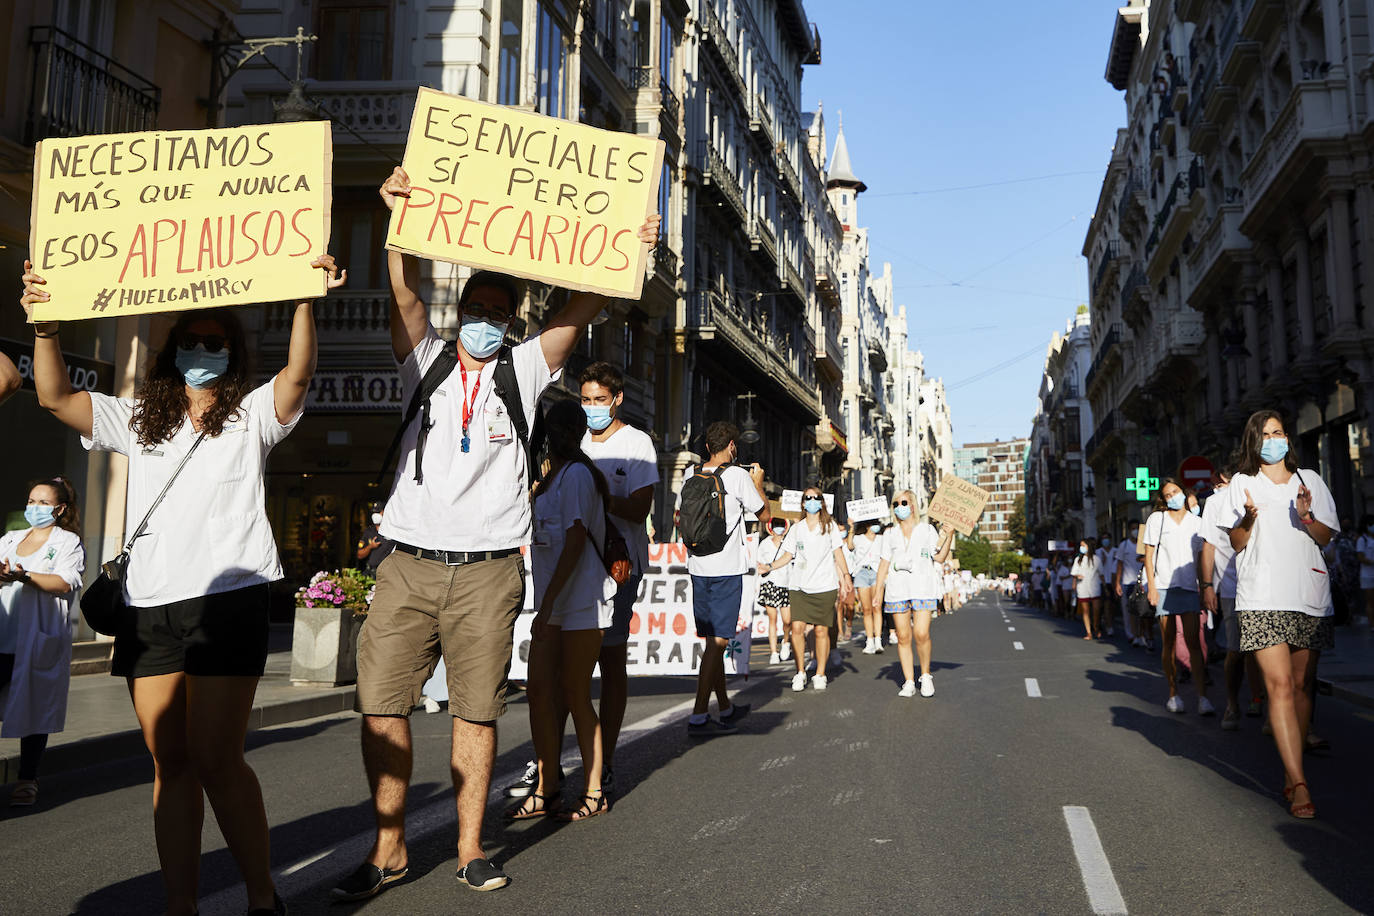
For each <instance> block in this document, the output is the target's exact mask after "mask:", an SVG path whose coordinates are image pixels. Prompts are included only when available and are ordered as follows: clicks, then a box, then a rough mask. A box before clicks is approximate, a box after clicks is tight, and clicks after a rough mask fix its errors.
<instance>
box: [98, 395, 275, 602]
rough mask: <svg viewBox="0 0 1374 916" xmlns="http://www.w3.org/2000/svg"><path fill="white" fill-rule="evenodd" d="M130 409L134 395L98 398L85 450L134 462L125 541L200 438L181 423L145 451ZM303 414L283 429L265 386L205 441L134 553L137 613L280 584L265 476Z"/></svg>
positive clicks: (131, 596)
mask: <svg viewBox="0 0 1374 916" xmlns="http://www.w3.org/2000/svg"><path fill="white" fill-rule="evenodd" d="M133 411H134V400H133V398H112V397H110V396H109V395H104V394H97V393H95V392H92V393H91V438H89V439H87V438H85V437H84V436H83V437H82V439H81V444H82V445H83V446H85V447H86V448H88V449H92V450H95V451H104V452H118V453H119V454H121V455H126V456H127V457H128V459H129V489H128V497H127V499H126V500H125V504H124V531H125V534H126V536H129V535H132V534H133V532H134V529H135V528H136V527H137V526H138V523H139V522H140V521H142V519H143V516H144V515H145V514H146V513H147V511H148V507H149V506H151V505H152V504H153V500H155V499H157V495H158V494H159V493H161V492H162V488H163V486H164V485H165V484H166V483H167V481H168V479H169V478H170V477H171V476H172V472H173V471H175V470H176V468H177V465H179V464H180V463H181V459H182V458H184V457H186V453H187V452H188V451H189V450H190V448H191V445H192V444H193V443H194V442H195V441H196V439H197V437H199V436H200V433H198V432H196V431H195V430H194V429H193V428H192V426H191V421H190V420H189V419H183V421H182V424H181V426H180V427H179V428H178V429H177V431H176V432H175V433H173V435H172V438H171V439H169V440H168V441H166V442H159V443H158V444H157V445H152V446H147V447H145V446H141V445H139V444H138V437H137V436H136V435H135V434H134V433H133V431H132V430H130V429H129V420H130V418H132V417H133ZM300 417H301V415H300V414H297V415H296V416H294V417H292V418H291V422H289V423H287V424H286V425H285V426H283V425H282V424H280V423H278V422H277V410H276V404H275V402H274V400H273V396H272V382H271V381H268V382H267V383H265V384H264V385H262V386H260V387H259V388H257V389H255V390H253V391H251V392H249V393H248V395H247V396H246V397H244V399H243V402H242V403H241V404H240V406H239V416H238V418H237V419H233V420H227V421H226V422H225V424H224V430H223V432H221V433H220V434H219V435H218V436H215V437H213V438H211V437H209V436H207V437H206V438H205V441H204V442H202V443H201V444H200V448H198V449H196V453H195V454H194V455H192V456H191V460H190V461H188V462H186V467H185V468H184V469H183V470H182V472H181V476H179V477H178V478H177V479H176V482H175V483H173V484H172V488H171V489H170V490H169V491H168V492H167V498H166V499H164V500H163V501H162V505H160V506H158V508H157V511H156V512H154V513H153V515H152V518H150V519H149V520H148V529H147V530H146V531H145V532H144V533H143V535H142V536H141V537H139V539H138V542H137V543H136V544H134V548H133V551H132V552H131V553H130V554H129V574H128V578H127V579H126V581H125V583H124V592H125V598H126V599H127V600H128V602H129V604H130V605H131V606H133V607H156V606H158V605H162V604H170V603H172V602H173V601H183V600H185V599H187V598H196V597H199V596H201V595H215V594H219V593H220V592H228V591H233V590H234V589H238V588H245V587H247V586H250V585H258V584H261V583H264V582H275V581H276V580H277V579H280V578H281V577H282V571H281V560H280V559H279V558H278V556H277V542H276V541H275V540H274V539H273V537H272V526H271V525H269V524H268V522H267V512H266V509H265V506H266V503H267V495H266V491H265V489H264V488H263V482H262V474H263V467H264V466H265V465H266V463H267V454H268V452H270V451H272V448H273V446H275V445H276V444H277V443H278V442H280V441H282V440H283V439H285V438H286V437H287V435H288V434H289V433H290V432H291V430H293V429H295V427H296V423H297V422H298V421H299V420H300Z"/></svg>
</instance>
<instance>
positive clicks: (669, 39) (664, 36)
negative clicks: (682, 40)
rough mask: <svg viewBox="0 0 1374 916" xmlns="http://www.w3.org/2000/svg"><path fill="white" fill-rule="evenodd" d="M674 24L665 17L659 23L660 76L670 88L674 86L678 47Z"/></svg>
mask: <svg viewBox="0 0 1374 916" xmlns="http://www.w3.org/2000/svg"><path fill="white" fill-rule="evenodd" d="M676 39H677V36H676V35H674V34H673V24H672V23H671V22H669V21H668V17H667V16H664V17H663V18H662V19H660V20H659V23H658V75H659V76H661V77H663V82H665V83H667V84H668V86H669V87H671V86H672V85H673V64H674V61H673V48H674V47H675V46H676V45H677V40H676Z"/></svg>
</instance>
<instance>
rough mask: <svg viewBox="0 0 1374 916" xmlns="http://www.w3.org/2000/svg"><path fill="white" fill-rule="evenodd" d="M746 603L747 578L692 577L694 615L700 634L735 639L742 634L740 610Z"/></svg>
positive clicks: (705, 637) (707, 637)
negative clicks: (745, 586)
mask: <svg viewBox="0 0 1374 916" xmlns="http://www.w3.org/2000/svg"><path fill="white" fill-rule="evenodd" d="M743 600H744V576H693V577H692V612H693V614H694V615H695V616H696V619H697V635H698V636H700V637H702V638H704V639H710V638H711V637H713V636H715V637H718V638H720V639H733V638H734V636H735V634H736V633H737V632H739V609H740V603H741V602H742V601H743Z"/></svg>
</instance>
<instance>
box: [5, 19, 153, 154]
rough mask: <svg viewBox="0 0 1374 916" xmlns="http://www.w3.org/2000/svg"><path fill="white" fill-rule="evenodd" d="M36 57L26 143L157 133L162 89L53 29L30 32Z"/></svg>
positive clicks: (39, 28)
mask: <svg viewBox="0 0 1374 916" xmlns="http://www.w3.org/2000/svg"><path fill="white" fill-rule="evenodd" d="M29 48H30V50H31V52H32V55H33V70H32V82H31V83H30V93H29V111H28V119H27V122H26V124H25V127H24V142H25V143H30V144H32V143H37V142H38V141H39V140H44V139H47V138H48V137H79V136H82V135H85V134H114V133H126V132H131V131H142V130H152V129H153V128H155V127H156V126H157V112H158V106H159V105H160V104H161V101H162V90H161V89H159V88H158V87H157V86H156V85H155V84H154V83H153V82H152V81H151V80H148V79H146V78H145V77H143V76H140V75H139V74H137V73H135V72H134V71H132V70H130V69H129V68H127V67H125V66H124V65H123V64H121V63H119V62H118V61H116V60H114V59H113V58H111V57H107V56H106V55H104V54H101V53H100V52H99V51H97V50H96V49H95V48H92V47H91V46H90V45H87V44H85V43H83V42H81V41H78V40H77V39H76V38H74V37H72V36H71V35H68V34H67V33H66V32H63V31H62V30H60V29H56V28H52V27H51V26H34V27H33V28H31V29H29Z"/></svg>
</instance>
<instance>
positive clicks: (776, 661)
mask: <svg viewBox="0 0 1374 916" xmlns="http://www.w3.org/2000/svg"><path fill="white" fill-rule="evenodd" d="M768 664H770V665H781V664H782V656H781V655H779V654H778V653H776V652H774V653H773V654H772V655H770V656H768Z"/></svg>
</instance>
